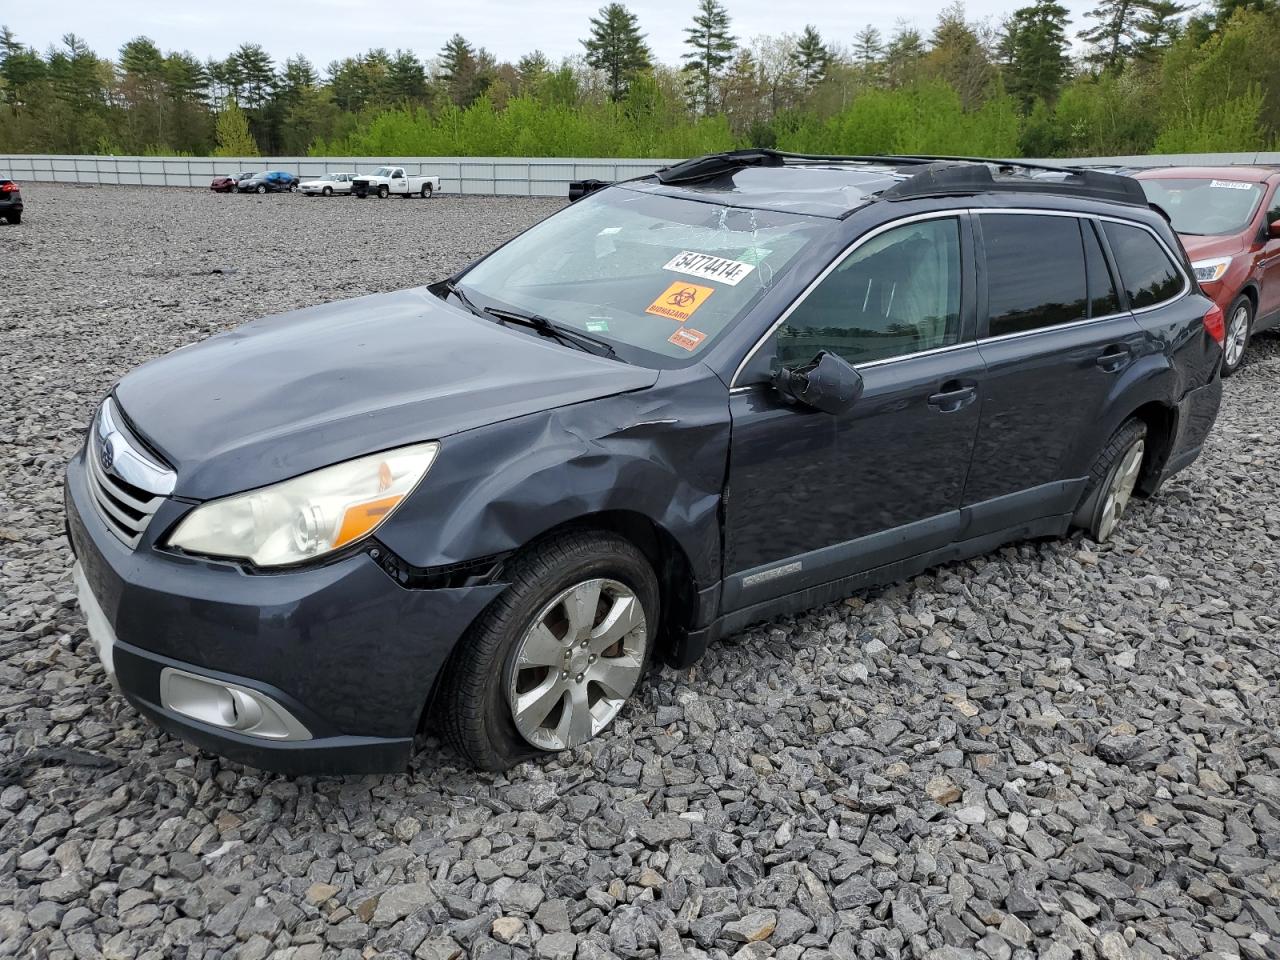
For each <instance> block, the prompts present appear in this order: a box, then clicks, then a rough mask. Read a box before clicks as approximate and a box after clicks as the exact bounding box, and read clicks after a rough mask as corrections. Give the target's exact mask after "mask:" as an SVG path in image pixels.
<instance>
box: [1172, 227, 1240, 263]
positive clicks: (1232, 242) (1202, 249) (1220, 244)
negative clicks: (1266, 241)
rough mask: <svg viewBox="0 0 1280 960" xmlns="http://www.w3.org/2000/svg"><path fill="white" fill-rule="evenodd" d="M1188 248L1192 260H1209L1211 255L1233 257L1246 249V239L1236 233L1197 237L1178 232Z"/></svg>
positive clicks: (1179, 237)
mask: <svg viewBox="0 0 1280 960" xmlns="http://www.w3.org/2000/svg"><path fill="white" fill-rule="evenodd" d="M1178 239H1180V240H1181V241H1182V245H1183V247H1185V248H1186V251H1187V256H1189V257H1190V258H1191V259H1192V260H1207V259H1209V258H1210V257H1231V256H1235V255H1236V254H1237V253H1241V252H1242V251H1243V250H1244V247H1245V244H1244V241H1243V240H1241V239H1240V235H1239V234H1236V233H1232V234H1229V235H1227V236H1225V237H1197V236H1192V235H1191V234H1188V233H1180V234H1178Z"/></svg>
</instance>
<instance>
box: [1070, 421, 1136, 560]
mask: <svg viewBox="0 0 1280 960" xmlns="http://www.w3.org/2000/svg"><path fill="white" fill-rule="evenodd" d="M1146 440H1147V425H1146V424H1145V423H1143V422H1142V421H1141V420H1138V419H1136V418H1132V419H1129V420H1126V421H1125V422H1124V423H1123V424H1122V425H1121V427H1120V429H1119V430H1117V431H1116V432H1115V434H1114V435H1113V436H1112V437H1111V440H1110V442H1108V443H1107V445H1106V446H1105V447H1104V448H1103V450H1102V453H1100V454H1098V459H1097V460H1096V461H1094V465H1093V469H1092V470H1090V471H1089V486H1088V487H1087V488H1086V489H1085V495H1084V499H1083V500H1081V501H1080V506H1079V507H1078V508H1077V509H1076V513H1075V516H1074V517H1072V523H1073V524H1075V525H1076V526H1078V527H1081V528H1082V529H1083V530H1084V531H1085V533H1086V534H1087V535H1088V537H1089V538H1090V539H1091V540H1093V541H1095V542H1097V543H1106V542H1107V541H1108V540H1110V539H1111V535H1112V534H1113V533H1115V531H1116V528H1117V527H1118V526H1119V524H1120V519H1121V518H1122V517H1123V516H1124V512H1125V510H1126V508H1127V507H1128V506H1129V501H1130V500H1131V499H1132V497H1133V491H1134V488H1135V487H1136V486H1137V483H1138V478H1139V476H1141V474H1142V465H1143V462H1144V459H1145V457H1146Z"/></svg>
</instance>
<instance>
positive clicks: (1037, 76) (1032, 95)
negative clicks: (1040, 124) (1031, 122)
mask: <svg viewBox="0 0 1280 960" xmlns="http://www.w3.org/2000/svg"><path fill="white" fill-rule="evenodd" d="M1068 48H1069V44H1068V41H1067V8H1066V7H1064V6H1062V5H1061V4H1059V3H1057V2H1055V0H1036V2H1035V3H1033V4H1032V5H1031V6H1028V7H1020V8H1018V9H1017V10H1015V11H1014V12H1013V14H1012V16H1010V17H1009V19H1008V20H1007V21H1006V22H1005V28H1004V35H1003V36H1002V37H1001V38H1000V48H999V50H1000V57H1001V59H1002V60H1003V61H1004V82H1005V89H1007V90H1008V91H1009V93H1010V94H1011V95H1012V96H1014V97H1016V98H1017V99H1018V101H1019V102H1020V103H1021V104H1022V107H1023V109H1024V110H1030V109H1031V107H1032V106H1033V105H1034V104H1035V103H1036V101H1037V100H1040V101H1044V102H1045V103H1052V102H1053V101H1055V100H1056V99H1057V98H1058V91H1059V90H1061V89H1062V84H1063V82H1064V81H1065V80H1066V78H1067V74H1068V72H1069V71H1070V69H1071V59H1070V57H1069V56H1068V55H1067V51H1068Z"/></svg>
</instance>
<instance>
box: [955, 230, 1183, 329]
mask: <svg viewBox="0 0 1280 960" xmlns="http://www.w3.org/2000/svg"><path fill="white" fill-rule="evenodd" d="M969 213H971V214H977V215H983V214H1000V213H1012V214H1017V215H1020V216H1037V217H1075V218H1076V219H1077V220H1094V221H1107V222H1109V223H1118V224H1120V225H1121V226H1124V227H1137V228H1138V229H1139V230H1145V231H1147V233H1149V234H1151V236H1152V238H1154V239H1155V241H1156V243H1157V244H1159V245H1160V249H1161V250H1163V251H1164V254H1165V256H1166V257H1168V258H1169V262H1170V263H1171V264H1173V269H1174V270H1176V271H1177V273H1178V276H1180V277H1182V289H1181V290H1180V291H1179V292H1178V293H1176V294H1174V295H1173V296H1172V297H1169V298H1168V299H1167V300H1161V301H1160V302H1159V303H1152V304H1148V305H1147V306H1145V307H1131V308H1130V309H1128V310H1122V311H1121V312H1120V313H1109V314H1107V315H1106V316H1104V317H1086V318H1085V319H1083V320H1072V321H1070V322H1069V323H1057V324H1054V325H1053V326H1051V327H1037V328H1036V329H1034V330H1021V331H1019V332H1017V333H1002V334H1001V335H1000V336H998V337H980V338H979V339H978V342H979V343H987V342H989V341H993V340H1004V339H1006V338H1009V337H1025V336H1029V335H1030V334H1033V333H1039V332H1040V331H1041V330H1061V329H1062V328H1064V327H1073V326H1076V325H1077V324H1081V323H1094V322H1097V321H1102V320H1113V319H1115V318H1116V317H1124V316H1137V315H1138V314H1140V313H1147V312H1148V311H1150V310H1159V309H1160V308H1161V307H1166V306H1168V305H1169V304H1171V303H1177V302H1178V301H1179V300H1181V299H1183V298H1184V297H1187V296H1190V294H1191V291H1192V286H1191V278H1190V277H1189V276H1187V271H1186V270H1185V269H1184V268H1183V264H1182V261H1181V259H1179V257H1178V256H1177V254H1175V253H1174V252H1173V251H1172V250H1171V249H1170V248H1169V245H1168V244H1167V243H1165V242H1164V238H1163V237H1161V236H1160V234H1158V233H1156V232H1155V231H1154V230H1153V229H1151V227H1150V226H1148V225H1147V224H1145V223H1142V222H1140V221H1138V220H1126V219H1125V218H1124V217H1115V216H1110V215H1108V214H1105V213H1071V212H1070V211H1067V210H1037V209H1035V208H1034V207H1008V208H1001V207H979V208H977V209H972V210H969ZM1110 245H1111V244H1110V239H1109V238H1108V243H1107V246H1110ZM1112 256H1113V257H1114V256H1115V254H1114V252H1113V253H1112ZM1116 268H1117V269H1119V264H1117V265H1116ZM1121 282H1122V283H1123V282H1124V278H1123V277H1121ZM1116 292H1117V293H1118V292H1119V291H1116ZM1086 295H1087V291H1086ZM1125 299H1126V300H1127V299H1128V292H1127V291H1126V293H1125ZM978 323H979V325H981V323H982V321H981V319H979V321H978Z"/></svg>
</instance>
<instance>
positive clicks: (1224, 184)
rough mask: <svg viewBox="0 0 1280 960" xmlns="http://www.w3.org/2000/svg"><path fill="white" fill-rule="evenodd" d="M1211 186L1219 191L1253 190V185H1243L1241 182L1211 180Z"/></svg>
mask: <svg viewBox="0 0 1280 960" xmlns="http://www.w3.org/2000/svg"><path fill="white" fill-rule="evenodd" d="M1209 186H1211V187H1217V188H1218V189H1219V190H1252V189H1253V184H1252V183H1241V182H1240V181H1239V180H1210V181H1209Z"/></svg>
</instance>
